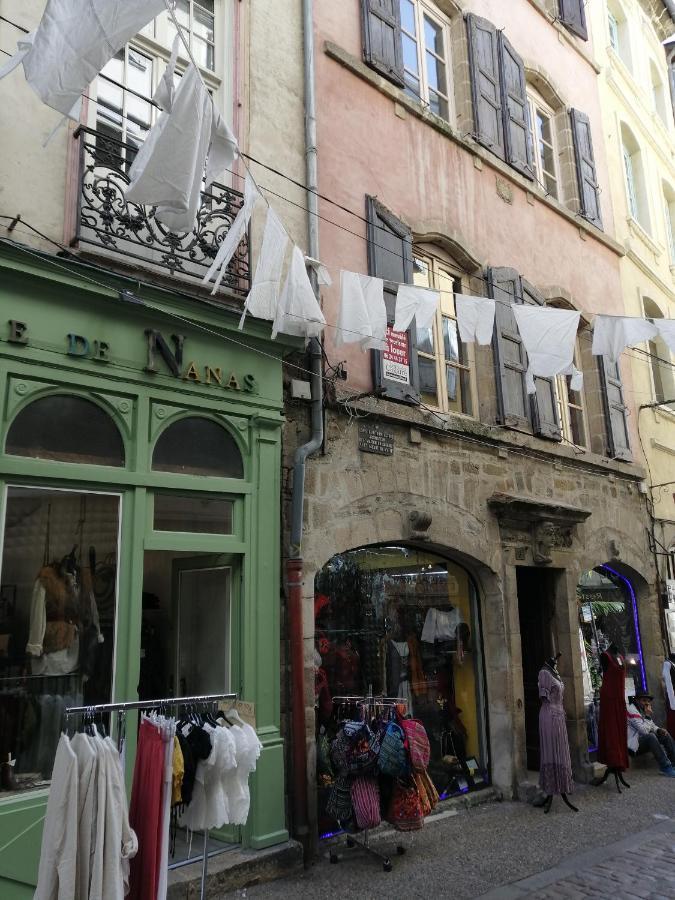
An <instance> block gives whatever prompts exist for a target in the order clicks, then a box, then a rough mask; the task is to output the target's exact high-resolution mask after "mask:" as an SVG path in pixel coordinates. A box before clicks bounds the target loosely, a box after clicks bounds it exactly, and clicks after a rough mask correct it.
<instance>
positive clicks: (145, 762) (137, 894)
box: [129, 717, 164, 900]
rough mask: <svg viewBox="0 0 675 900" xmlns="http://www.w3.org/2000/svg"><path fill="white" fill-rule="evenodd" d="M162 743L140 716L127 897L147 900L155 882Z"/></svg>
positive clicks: (154, 729)
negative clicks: (134, 838)
mask: <svg viewBox="0 0 675 900" xmlns="http://www.w3.org/2000/svg"><path fill="white" fill-rule="evenodd" d="M163 778H164V743H163V741H162V736H161V734H160V733H159V729H158V728H157V727H156V726H155V725H153V724H152V723H151V722H150V721H149V720H148V719H146V718H145V717H143V719H142V720H141V727H140V729H139V734H138V748H137V750H136V765H135V767H134V780H133V786H132V789H131V809H130V810H129V821H130V823H131V827H132V828H133V830H134V831H135V833H136V835H137V836H138V853H137V854H136V856H134V858H133V859H132V861H131V873H130V888H129V897H130V898H131V900H151V898H153V897H156V896H157V885H158V883H159V871H158V863H159V841H160V837H161V833H162V830H161V822H160V819H161V806H162V781H163Z"/></svg>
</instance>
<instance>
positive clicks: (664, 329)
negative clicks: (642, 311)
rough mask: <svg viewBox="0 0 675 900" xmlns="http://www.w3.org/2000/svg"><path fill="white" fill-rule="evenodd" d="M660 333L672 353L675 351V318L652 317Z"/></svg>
mask: <svg viewBox="0 0 675 900" xmlns="http://www.w3.org/2000/svg"><path fill="white" fill-rule="evenodd" d="M652 321H653V323H654V324H655V325H656V327H657V328H658V330H659V334H660V335H661V337H662V338H663V340H664V341H665V342H666V344H667V345H668V349H669V350H670V352H671V353H675V319H652Z"/></svg>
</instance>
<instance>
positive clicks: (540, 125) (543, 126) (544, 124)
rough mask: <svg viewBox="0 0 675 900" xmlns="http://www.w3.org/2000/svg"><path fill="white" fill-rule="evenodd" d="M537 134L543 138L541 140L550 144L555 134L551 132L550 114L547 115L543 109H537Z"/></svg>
mask: <svg viewBox="0 0 675 900" xmlns="http://www.w3.org/2000/svg"><path fill="white" fill-rule="evenodd" d="M537 134H538V135H539V137H540V138H541V140H543V141H546V143H548V144H552V143H553V136H552V134H551V120H550V119H549V117H548V116H545V115H544V113H543V112H541V110H537Z"/></svg>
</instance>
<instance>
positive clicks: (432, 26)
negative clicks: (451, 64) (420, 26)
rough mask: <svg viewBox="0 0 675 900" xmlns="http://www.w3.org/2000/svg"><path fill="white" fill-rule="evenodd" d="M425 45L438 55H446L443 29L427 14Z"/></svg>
mask: <svg viewBox="0 0 675 900" xmlns="http://www.w3.org/2000/svg"><path fill="white" fill-rule="evenodd" d="M424 45H425V47H426V48H427V50H432V51H433V52H434V53H435V54H436V55H437V56H440V57H442V58H444V57H445V51H444V50H443V29H442V28H441V27H440V25H437V24H436V23H435V22H432V21H431V19H428V18H427V17H426V16H425V17H424Z"/></svg>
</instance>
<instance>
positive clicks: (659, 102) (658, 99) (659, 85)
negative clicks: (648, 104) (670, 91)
mask: <svg viewBox="0 0 675 900" xmlns="http://www.w3.org/2000/svg"><path fill="white" fill-rule="evenodd" d="M649 79H650V81H651V86H652V103H653V104H654V112H655V113H656V114H657V115H658V117H659V118H660V119H661V121H662V122H663V124H664V125H665V126H666V128H668V125H669V118H668V104H667V101H666V89H665V86H664V84H663V79H662V78H661V74H660V72H659V70H658V68H657V65H656V63H655V62H654V60H653V59H650V60H649Z"/></svg>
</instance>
